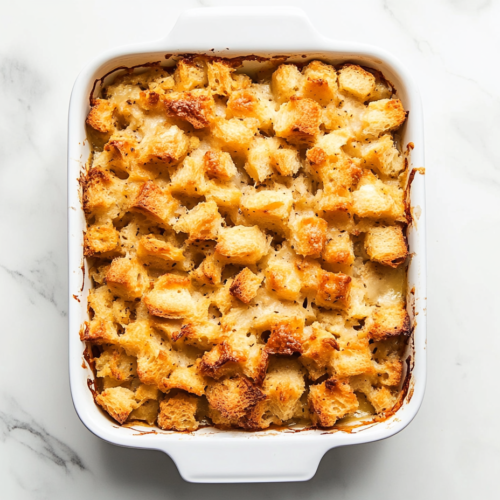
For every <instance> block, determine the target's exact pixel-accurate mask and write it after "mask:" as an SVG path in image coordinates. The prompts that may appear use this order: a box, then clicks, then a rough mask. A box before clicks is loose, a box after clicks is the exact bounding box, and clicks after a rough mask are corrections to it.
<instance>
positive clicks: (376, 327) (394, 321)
mask: <svg viewBox="0 0 500 500" xmlns="http://www.w3.org/2000/svg"><path fill="white" fill-rule="evenodd" d="M364 330H365V331H366V332H367V334H368V336H369V337H370V338H371V339H373V340H375V341H379V340H386V339H389V338H391V337H395V336H397V335H409V334H410V332H411V324H410V317H409V316H408V313H407V312H406V309H405V308H404V306H403V305H402V304H391V305H385V306H382V307H377V308H376V309H375V310H374V312H373V314H372V315H371V316H370V317H369V318H367V320H366V323H365V326H364Z"/></svg>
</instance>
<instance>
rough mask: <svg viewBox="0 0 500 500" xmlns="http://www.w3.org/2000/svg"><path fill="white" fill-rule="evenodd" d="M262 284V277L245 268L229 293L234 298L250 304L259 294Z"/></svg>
mask: <svg viewBox="0 0 500 500" xmlns="http://www.w3.org/2000/svg"><path fill="white" fill-rule="evenodd" d="M261 283H262V277H259V276H256V275H255V274H254V273H252V271H250V269H248V267H245V269H243V271H241V272H240V273H239V274H238V276H236V278H235V279H234V281H233V283H232V285H231V286H230V288H229V292H230V293H231V295H232V296H233V297H236V298H237V299H239V300H241V302H244V303H245V304H248V303H249V302H250V301H251V300H252V299H253V298H254V297H255V295H256V294H257V290H258V289H259V287H260V284H261Z"/></svg>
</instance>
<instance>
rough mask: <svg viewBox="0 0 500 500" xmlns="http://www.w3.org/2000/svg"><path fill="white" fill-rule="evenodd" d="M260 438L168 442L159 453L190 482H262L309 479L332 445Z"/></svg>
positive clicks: (286, 436) (291, 438)
mask: <svg viewBox="0 0 500 500" xmlns="http://www.w3.org/2000/svg"><path fill="white" fill-rule="evenodd" d="M262 437H263V436H260V437H259V435H258V434H256V435H255V436H252V437H250V438H248V437H247V438H241V437H238V436H234V435H232V436H227V435H226V439H225V440H224V441H218V442H217V443H214V441H213V440H212V439H210V438H209V437H208V436H203V437H202V436H200V437H198V438H196V439H193V440H186V441H181V442H178V443H176V445H174V446H172V444H173V443H169V446H168V447H165V449H163V450H162V451H164V452H166V453H167V454H168V455H169V456H170V457H171V458H172V460H173V461H174V462H175V464H176V465H177V468H178V469H179V473H180V475H181V476H182V478H183V479H184V480H186V481H189V482H192V483H263V482H287V481H307V480H309V479H311V478H312V477H313V476H314V474H316V471H317V469H318V466H319V463H320V461H321V459H322V458H323V455H324V454H325V453H326V452H327V451H328V450H329V449H331V448H332V447H334V446H335V445H334V444H333V443H332V442H326V441H323V442H320V441H315V442H314V443H311V442H310V441H309V439H308V438H307V437H306V436H304V439H300V438H301V436H300V437H299V436H297V435H294V436H291V435H289V434H288V435H286V434H285V435H281V436H279V435H277V436H273V438H274V439H272V440H269V439H262ZM297 437H298V438H299V439H297ZM207 438H208V439H207ZM294 438H295V439H294Z"/></svg>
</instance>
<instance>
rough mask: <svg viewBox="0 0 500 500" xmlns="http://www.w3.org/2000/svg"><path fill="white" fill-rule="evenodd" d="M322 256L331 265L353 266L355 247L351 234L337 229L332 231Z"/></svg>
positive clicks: (328, 235)
mask: <svg viewBox="0 0 500 500" xmlns="http://www.w3.org/2000/svg"><path fill="white" fill-rule="evenodd" d="M321 256H322V257H323V260H324V261H325V262H328V263H329V264H347V265H350V264H352V263H353V262H354V247H353V244H352V240H351V238H350V236H349V233H348V232H347V231H339V230H338V229H335V228H332V229H330V230H329V231H328V233H327V239H326V244H325V248H324V250H323V253H322V254H321Z"/></svg>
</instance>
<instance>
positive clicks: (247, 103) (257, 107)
mask: <svg viewBox="0 0 500 500" xmlns="http://www.w3.org/2000/svg"><path fill="white" fill-rule="evenodd" d="M262 90H263V89H261V88H259V86H254V87H253V88H249V89H242V90H237V91H234V92H233V93H232V94H231V97H230V98H229V100H228V101H227V108H226V116H227V117H228V118H232V117H236V118H257V120H259V122H260V126H261V127H262V128H267V127H268V126H269V125H271V123H272V119H273V117H274V110H273V106H272V104H271V99H270V97H271V96H270V95H267V96H266V94H265V93H264V92H263V91H262ZM266 97H267V99H266Z"/></svg>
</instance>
